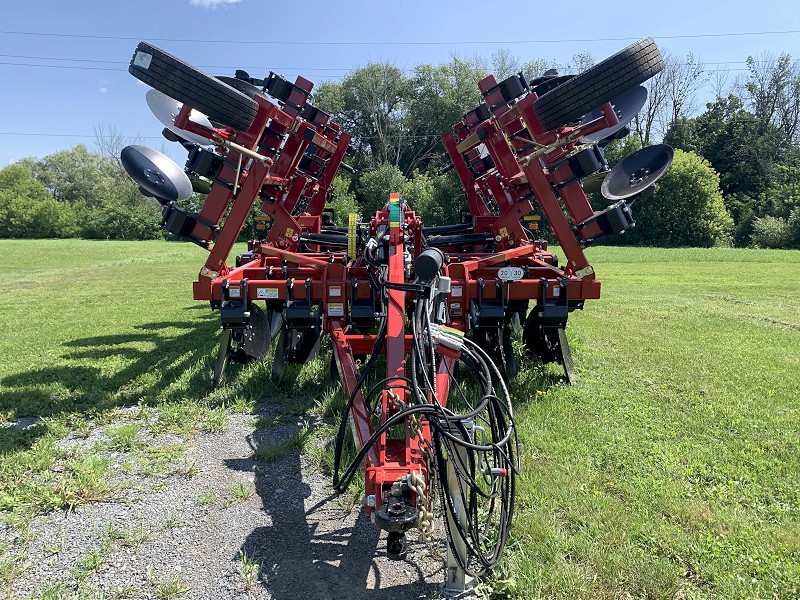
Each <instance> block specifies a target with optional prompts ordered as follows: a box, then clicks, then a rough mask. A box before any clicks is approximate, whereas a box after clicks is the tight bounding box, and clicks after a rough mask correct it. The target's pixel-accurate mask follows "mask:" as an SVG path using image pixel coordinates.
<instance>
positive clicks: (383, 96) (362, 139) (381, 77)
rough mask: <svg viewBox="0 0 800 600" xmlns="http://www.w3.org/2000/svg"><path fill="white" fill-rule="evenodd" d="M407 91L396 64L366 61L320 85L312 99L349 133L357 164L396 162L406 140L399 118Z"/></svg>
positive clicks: (404, 146)
mask: <svg viewBox="0 0 800 600" xmlns="http://www.w3.org/2000/svg"><path fill="white" fill-rule="evenodd" d="M410 90H411V83H410V81H409V79H408V78H407V77H406V76H405V75H404V74H403V72H402V71H401V70H400V69H399V68H398V67H396V66H394V65H392V64H389V63H370V64H368V65H367V66H366V67H363V68H361V69H356V70H355V71H353V72H352V73H350V74H349V75H348V76H347V77H345V78H344V79H343V80H342V81H341V82H340V83H333V82H326V83H323V84H322V85H320V86H319V88H318V89H317V92H316V94H315V96H316V99H315V102H316V104H317V105H318V106H319V107H320V108H322V109H323V110H325V111H327V112H329V113H330V114H331V115H332V116H333V118H334V120H336V121H337V122H338V123H339V124H340V125H341V126H342V127H343V128H344V129H345V131H348V132H349V133H350V134H351V135H352V136H353V141H352V142H351V147H352V148H353V150H355V152H356V154H357V157H358V159H359V161H358V162H359V164H358V166H359V167H363V166H367V167H373V168H374V167H376V166H378V165H380V164H383V163H389V164H392V165H398V164H400V162H401V158H402V156H403V152H404V150H405V149H406V147H407V145H408V143H409V140H408V138H407V135H406V131H405V130H404V128H403V126H402V120H403V111H404V110H405V102H406V101H407V100H408V97H409V95H410Z"/></svg>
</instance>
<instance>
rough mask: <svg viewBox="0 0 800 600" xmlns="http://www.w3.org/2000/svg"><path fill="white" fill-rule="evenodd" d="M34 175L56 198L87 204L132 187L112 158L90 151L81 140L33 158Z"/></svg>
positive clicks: (104, 199) (103, 199)
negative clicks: (36, 159)
mask: <svg viewBox="0 0 800 600" xmlns="http://www.w3.org/2000/svg"><path fill="white" fill-rule="evenodd" d="M33 175H34V177H35V178H36V179H37V180H38V181H40V182H41V183H42V184H44V186H45V187H46V188H47V189H48V190H50V193H51V194H52V195H53V197H54V198H55V199H56V200H60V201H62V202H68V203H70V204H76V203H79V202H83V203H85V204H86V205H87V206H90V207H91V206H98V205H100V204H102V203H103V202H104V201H106V200H109V199H111V198H114V197H115V196H118V195H120V194H123V195H128V194H129V193H130V192H131V189H132V188H133V185H132V184H131V183H130V181H129V180H127V178H123V177H122V176H121V175H120V172H119V169H118V168H117V166H116V165H115V164H114V162H113V161H112V160H110V159H108V158H104V157H103V156H101V155H100V154H97V153H95V152H89V150H88V149H87V148H86V146H84V145H82V144H79V145H77V146H75V147H74V148H70V149H69V150H61V151H60V152H55V153H53V154H49V155H47V156H45V157H44V158H42V159H41V160H39V161H36V162H35V164H34V166H33ZM133 189H135V188H133Z"/></svg>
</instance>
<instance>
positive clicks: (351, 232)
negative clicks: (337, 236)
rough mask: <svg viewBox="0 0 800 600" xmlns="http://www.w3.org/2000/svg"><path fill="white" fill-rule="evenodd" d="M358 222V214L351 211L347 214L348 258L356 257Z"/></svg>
mask: <svg viewBox="0 0 800 600" xmlns="http://www.w3.org/2000/svg"><path fill="white" fill-rule="evenodd" d="M357 224H358V214H357V213H350V214H349V215H347V258H350V259H354V258H355V257H356V225H357Z"/></svg>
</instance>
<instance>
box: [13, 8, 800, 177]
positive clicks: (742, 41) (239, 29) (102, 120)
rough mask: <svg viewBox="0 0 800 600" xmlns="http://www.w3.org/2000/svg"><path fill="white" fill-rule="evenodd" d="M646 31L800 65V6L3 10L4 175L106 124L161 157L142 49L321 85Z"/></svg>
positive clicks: (602, 50) (673, 41)
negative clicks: (386, 68)
mask: <svg viewBox="0 0 800 600" xmlns="http://www.w3.org/2000/svg"><path fill="white" fill-rule="evenodd" d="M560 11H566V12H565V14H561V12H560ZM565 24H568V26H567V25H565ZM787 31H793V32H792V33H768V34H762V35H718V34H744V33H747V34H752V33H756V32H758V33H763V32H787ZM648 35H649V36H652V37H654V38H655V40H656V41H657V42H658V44H659V46H660V47H661V48H662V50H664V51H668V52H670V53H672V54H676V55H685V54H687V53H688V52H693V53H694V54H695V55H696V56H697V57H699V58H700V59H702V60H703V61H704V62H705V63H706V67H707V69H709V70H714V69H720V68H729V69H731V70H732V74H733V75H736V74H742V73H743V71H742V70H743V69H745V65H744V60H745V59H746V58H747V56H748V55H758V54H761V53H763V52H771V53H775V54H777V53H779V52H788V53H790V54H791V55H792V56H793V57H795V58H800V3H799V2H797V1H796V0H782V1H778V0H761V1H759V2H752V1H749V2H743V1H740V0H734V1H730V2H725V3H717V2H714V3H712V2H698V1H695V2H684V1H682V0H680V1H673V2H643V1H641V0H639V1H637V2H633V1H631V0H611V1H609V2H606V3H600V2H592V3H589V2H571V3H570V2H546V3H545V2H535V3H534V2H530V1H529V2H523V1H516V2H500V1H498V2H490V1H489V0H484V1H483V2H474V1H472V0H469V1H465V0H461V1H449V0H448V1H435V2H416V1H410V0H406V1H405V2H393V3H389V2H377V1H373V2H366V1H363V2H356V1H349V2H314V1H312V0H307V1H306V2H296V1H295V2H270V1H267V0H238V1H232V0H227V1H225V0H163V1H153V0H128V1H125V2H117V1H114V0H106V1H97V0H88V1H80V2H68V1H64V0H42V1H39V0H29V1H28V2H18V1H16V0H4V2H2V4H1V5H0V81H2V83H0V167H2V166H4V165H6V164H8V163H10V162H12V161H14V160H16V159H18V158H21V157H24V156H36V157H41V156H44V155H46V154H48V153H51V152H54V151H57V150H60V149H64V148H69V147H71V146H73V145H75V144H78V143H84V144H86V145H87V146H88V147H90V149H94V148H95V146H94V134H93V131H94V128H95V127H96V126H100V125H102V126H109V125H112V126H115V127H116V128H117V129H118V130H119V131H121V132H123V133H125V134H127V135H130V136H136V135H139V136H142V137H144V138H153V139H146V143H149V144H150V145H153V146H155V147H157V148H160V147H161V146H162V142H161V138H160V131H161V125H160V124H159V123H158V122H157V121H156V120H155V118H154V117H153V116H152V115H151V114H150V112H149V111H148V109H147V105H146V104H145V92H146V89H147V88H146V87H144V86H143V85H141V84H139V83H138V82H137V81H136V80H135V79H134V78H133V77H131V76H130V75H128V73H127V64H128V62H129V61H130V57H131V55H132V54H133V50H134V48H135V47H136V44H137V43H138V41H139V40H147V41H150V42H152V43H154V44H155V45H157V46H159V47H161V48H163V49H164V50H166V51H168V52H170V53H172V54H175V55H177V56H178V57H180V58H182V59H184V60H185V61H186V62H189V63H191V64H194V65H196V66H199V67H201V68H203V69H204V70H205V71H207V72H209V73H211V74H227V75H232V74H233V70H234V69H236V68H246V69H247V70H248V71H250V73H251V74H252V75H254V76H263V75H266V74H267V73H268V72H269V71H270V70H273V71H276V72H279V73H282V74H283V75H285V76H287V77H290V78H294V76H295V75H297V74H303V75H304V76H305V77H307V78H308V79H311V80H312V81H315V82H319V81H322V80H325V79H338V78H341V77H342V76H343V75H345V74H346V73H347V72H348V71H350V70H352V69H355V68H357V67H360V66H364V65H365V64H367V63H368V62H370V61H383V60H389V61H392V62H394V63H395V64H397V65H398V66H400V67H402V68H406V69H410V68H411V67H413V66H414V65H415V64H417V63H420V62H431V63H437V62H443V61H446V60H447V59H448V58H449V57H450V55H451V54H453V53H455V54H459V55H461V56H473V55H475V54H477V55H480V56H485V57H487V58H488V57H489V56H490V55H491V54H492V53H493V52H494V51H496V50H498V49H500V48H505V49H508V50H510V51H511V52H512V53H513V54H514V55H516V56H517V57H519V58H520V59H521V60H529V59H533V58H544V59H547V60H555V61H558V62H565V61H567V60H569V59H570V57H571V56H572V55H573V54H575V53H577V52H581V51H588V52H591V54H592V56H593V57H594V58H595V60H600V59H602V58H605V57H606V56H607V55H609V54H612V53H614V52H615V51H617V50H618V49H620V48H623V47H624V46H626V45H628V44H629V43H631V42H633V41H635V40H636V39H638V38H641V37H645V36H648ZM688 36H691V37H688ZM237 39H238V40H244V41H247V42H256V43H236V40H237ZM563 40H572V41H563ZM267 42H268V43H267ZM12 63H13V64H12ZM722 63H724V64H722ZM34 65H48V66H34ZM476 83H477V82H476ZM700 100H704V98H701V99H700ZM9 134H15V135H9ZM18 134H28V135H18ZM30 134H34V135H30Z"/></svg>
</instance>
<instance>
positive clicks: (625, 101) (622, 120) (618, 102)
mask: <svg viewBox="0 0 800 600" xmlns="http://www.w3.org/2000/svg"><path fill="white" fill-rule="evenodd" d="M645 102H647V88H646V87H644V86H643V85H638V86H636V87H635V88H631V89H629V90H628V91H627V92H625V93H624V94H620V95H619V96H617V97H616V98H614V99H613V100H612V101H611V105H612V106H613V107H614V112H615V113H617V119H619V123H617V124H616V125H614V126H613V127H606V128H605V129H601V130H600V131H598V132H596V133H592V134H590V135H587V136H584V137H582V138H581V141H582V142H586V143H588V144H596V143H597V142H599V141H600V140H603V139H605V138H607V137H609V136H611V135H614V134H615V133H616V132H617V131H619V130H620V129H622V128H623V127H625V125H627V124H628V123H630V122H631V119H633V117H635V116H636V115H637V114H638V113H639V111H640V110H642V107H643V106H644V103H645ZM602 116H603V115H602V113H601V112H600V108H599V107H598V108H596V109H595V110H593V111H592V112H590V113H588V114H586V115H584V116H583V118H582V119H581V120H580V125H585V124H586V123H588V122H589V121H594V120H595V119H599V118H600V117H602Z"/></svg>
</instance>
